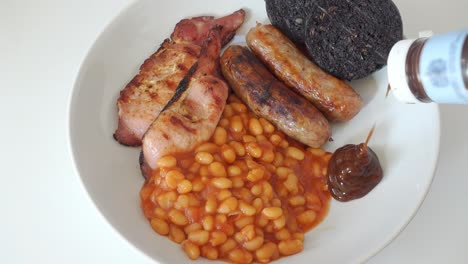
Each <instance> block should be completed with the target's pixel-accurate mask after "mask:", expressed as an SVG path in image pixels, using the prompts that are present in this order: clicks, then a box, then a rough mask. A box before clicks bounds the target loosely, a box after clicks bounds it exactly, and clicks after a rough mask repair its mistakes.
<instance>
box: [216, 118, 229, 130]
mask: <svg viewBox="0 0 468 264" xmlns="http://www.w3.org/2000/svg"><path fill="white" fill-rule="evenodd" d="M218 125H219V126H220V127H223V128H225V129H226V128H227V127H228V126H229V120H228V119H227V118H221V120H219V124H218Z"/></svg>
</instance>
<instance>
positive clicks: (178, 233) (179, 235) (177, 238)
mask: <svg viewBox="0 0 468 264" xmlns="http://www.w3.org/2000/svg"><path fill="white" fill-rule="evenodd" d="M169 239H171V240H172V241H174V242H176V243H177V244H180V243H182V241H184V240H185V233H184V231H182V229H180V228H179V227H177V226H176V225H170V226H169Z"/></svg>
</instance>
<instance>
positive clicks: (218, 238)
mask: <svg viewBox="0 0 468 264" xmlns="http://www.w3.org/2000/svg"><path fill="white" fill-rule="evenodd" d="M226 240H227V235H226V234H225V233H224V232H221V231H214V232H212V233H211V238H210V244H211V245H212V246H213V247H216V246H219V245H221V244H223V243H224V242H226Z"/></svg>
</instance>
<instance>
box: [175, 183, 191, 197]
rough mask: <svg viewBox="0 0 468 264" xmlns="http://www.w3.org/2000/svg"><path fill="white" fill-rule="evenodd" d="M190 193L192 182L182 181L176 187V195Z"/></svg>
mask: <svg viewBox="0 0 468 264" xmlns="http://www.w3.org/2000/svg"><path fill="white" fill-rule="evenodd" d="M191 191H192V182H191V181H189V180H183V181H181V182H180V183H179V185H177V192H178V193H181V194H183V193H189V192H191Z"/></svg>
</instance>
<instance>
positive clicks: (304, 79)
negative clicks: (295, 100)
mask: <svg viewBox="0 0 468 264" xmlns="http://www.w3.org/2000/svg"><path fill="white" fill-rule="evenodd" d="M246 38H247V45H248V46H249V47H250V49H252V51H253V53H254V54H255V55H256V56H257V57H258V58H259V59H260V60H261V61H263V63H265V64H266V65H267V67H268V68H269V69H270V70H271V71H272V72H273V73H274V74H275V75H276V77H277V78H278V79H280V80H282V81H283V82H284V83H286V85H287V86H289V87H291V88H292V89H294V90H295V91H296V92H298V93H299V94H301V95H302V96H304V97H305V98H307V99H308V100H309V101H311V102H312V103H313V104H314V105H315V106H316V107H317V108H318V109H319V110H320V111H322V113H323V114H324V115H325V116H326V117H327V118H328V119H329V120H331V121H338V122H342V121H348V120H350V119H352V118H353V117H354V116H355V115H356V114H357V113H359V111H360V110H361V108H362V106H363V100H362V97H361V96H360V95H359V94H358V93H356V91H354V90H353V88H352V87H351V86H349V85H348V84H346V83H345V82H344V81H342V80H340V79H337V78H335V77H334V76H332V75H330V74H328V73H326V72H324V71H323V70H322V69H321V68H320V67H318V66H317V65H315V64H314V63H313V62H312V61H310V60H309V59H308V58H307V57H306V56H305V55H304V54H303V53H302V52H301V51H300V50H299V49H298V48H297V47H296V46H295V45H294V43H293V42H292V41H290V40H289V39H288V38H287V37H286V36H285V35H283V33H281V32H280V31H279V30H278V29H277V28H275V27H274V26H272V25H262V24H257V26H256V27H254V28H252V29H251V30H250V31H249V32H248V34H247V37H246Z"/></svg>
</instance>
